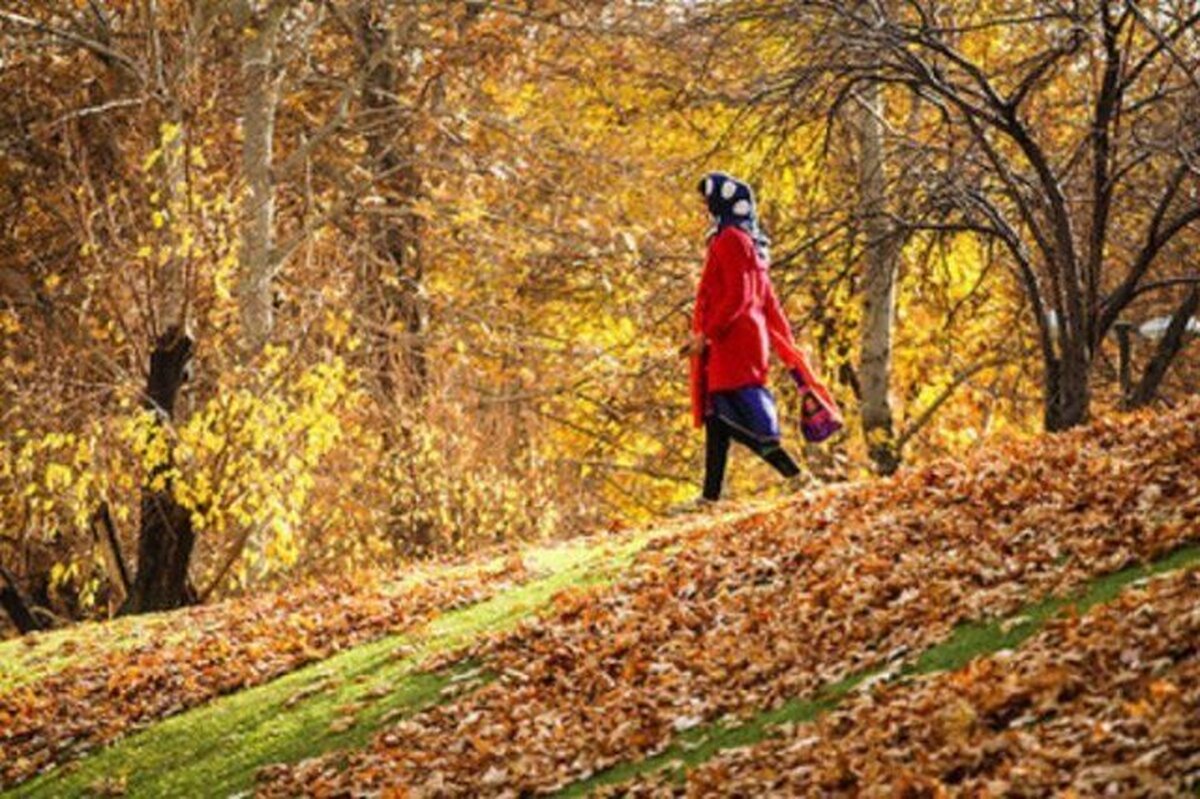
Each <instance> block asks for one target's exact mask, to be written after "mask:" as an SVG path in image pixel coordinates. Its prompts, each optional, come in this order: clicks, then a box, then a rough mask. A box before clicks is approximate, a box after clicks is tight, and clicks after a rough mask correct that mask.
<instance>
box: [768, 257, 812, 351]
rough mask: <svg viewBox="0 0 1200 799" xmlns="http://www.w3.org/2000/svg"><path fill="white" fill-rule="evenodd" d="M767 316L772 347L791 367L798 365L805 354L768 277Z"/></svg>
mask: <svg viewBox="0 0 1200 799" xmlns="http://www.w3.org/2000/svg"><path fill="white" fill-rule="evenodd" d="M764 305H765V310H766V317H767V333H768V335H769V336H770V339H771V347H772V348H773V349H774V350H775V354H776V355H778V356H779V359H780V360H781V361H783V362H784V363H785V364H787V365H788V366H789V367H792V368H794V367H796V366H797V362H798V361H799V360H801V359H803V357H804V356H803V354H802V353H801V352H800V349H799V348H798V347H797V346H796V339H795V337H794V336H793V335H792V326H791V324H789V323H788V320H787V316H786V315H785V314H784V312H783V306H782V305H781V304H780V302H779V297H778V296H777V295H776V294H775V287H774V286H773V285H772V284H771V280H770V278H768V279H767V291H766V302H765V303H764Z"/></svg>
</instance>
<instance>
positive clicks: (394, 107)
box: [359, 2, 436, 400]
mask: <svg viewBox="0 0 1200 799" xmlns="http://www.w3.org/2000/svg"><path fill="white" fill-rule="evenodd" d="M402 13H403V14H404V16H403V17H402V21H401V23H397V22H395V21H391V20H388V19H386V18H385V17H386V14H387V11H379V12H378V14H377V13H376V11H375V9H374V8H373V4H372V3H369V2H368V3H364V4H363V5H362V6H361V7H360V9H359V14H360V18H359V27H360V31H359V33H360V36H361V40H362V45H363V47H362V52H363V56H362V64H361V67H360V68H362V69H366V70H369V71H368V73H367V75H366V80H365V81H364V92H363V94H364V97H363V105H364V106H365V109H366V114H365V117H366V118H367V120H368V123H367V125H368V127H367V131H366V143H367V151H366V155H367V165H366V166H367V170H368V172H369V173H370V174H371V175H373V176H375V175H381V176H386V177H384V178H380V180H381V185H380V189H381V193H382V194H384V195H385V196H387V197H388V200H389V204H390V205H394V206H395V207H397V208H399V209H400V210H402V211H403V212H404V213H403V215H401V216H383V215H378V216H374V217H372V218H371V220H370V251H369V253H368V256H367V258H366V259H365V263H364V267H363V269H362V271H361V272H360V287H359V297H360V300H361V302H362V305H363V310H362V314H363V319H364V321H366V322H367V331H366V333H367V335H366V336H365V340H366V341H367V350H368V357H370V358H371V360H372V368H373V369H374V370H375V371H376V374H377V379H378V384H379V386H380V390H381V393H382V394H383V396H384V397H385V398H386V399H387V400H395V399H396V394H397V388H398V387H402V388H403V391H404V394H405V395H407V398H408V399H414V400H419V399H420V398H421V397H423V396H424V394H425V392H426V389H427V384H428V378H429V365H428V357H427V355H426V351H425V332H426V327H427V312H426V309H425V300H424V270H423V263H422V253H421V235H422V226H423V220H422V219H421V217H420V216H417V215H416V214H415V213H412V205H413V203H414V202H415V201H416V200H417V199H418V198H419V196H420V194H421V184H422V181H421V174H420V172H419V171H418V169H417V166H416V163H415V161H416V157H417V151H416V148H415V144H416V142H415V140H414V137H415V134H416V130H415V128H416V123H415V120H414V116H415V112H414V111H412V110H406V109H404V108H402V107H401V106H400V105H399V104H398V103H397V101H396V98H397V97H400V96H403V94H404V92H405V87H404V85H403V83H404V73H403V71H402V70H403V64H405V63H406V62H405V60H404V58H403V54H402V53H400V52H399V51H398V49H397V47H396V37H397V34H398V33H400V32H403V31H397V30H396V29H395V27H396V25H397V24H403V25H405V26H411V25H413V24H414V23H415V21H416V20H415V17H414V16H413V12H411V11H410V12H402ZM435 83H436V81H435ZM434 93H435V94H436V87H435V91H434ZM399 330H402V331H403V340H402V342H401V345H400V346H398V347H397V346H396V343H395V340H396V333H397V332H398V331H399ZM397 378H399V379H397ZM398 384H399V385H398Z"/></svg>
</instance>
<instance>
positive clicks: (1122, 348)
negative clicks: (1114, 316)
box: [1113, 321, 1133, 409]
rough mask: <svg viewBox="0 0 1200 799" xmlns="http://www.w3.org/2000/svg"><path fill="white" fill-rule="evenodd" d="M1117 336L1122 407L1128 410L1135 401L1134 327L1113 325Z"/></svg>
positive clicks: (1125, 323)
mask: <svg viewBox="0 0 1200 799" xmlns="http://www.w3.org/2000/svg"><path fill="white" fill-rule="evenodd" d="M1113 331H1114V332H1115V333H1116V334H1117V347H1118V359H1117V375H1118V380H1119V381H1120V386H1121V407H1122V408H1125V409H1128V408H1129V404H1130V403H1131V402H1132V401H1133V366H1132V362H1133V325H1132V324H1131V323H1130V322H1125V321H1121V322H1117V323H1116V324H1115V325H1113Z"/></svg>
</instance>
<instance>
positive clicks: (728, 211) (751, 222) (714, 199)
mask: <svg viewBox="0 0 1200 799" xmlns="http://www.w3.org/2000/svg"><path fill="white" fill-rule="evenodd" d="M700 193H701V194H703V195H704V199H705V201H706V202H707V203H708V212H709V213H710V214H712V217H713V223H714V224H715V225H716V228H715V229H714V230H713V231H712V234H711V235H714V236H715V235H716V234H717V233H720V232H721V231H722V230H724V229H725V228H727V227H729V226H730V225H733V226H735V227H739V228H741V229H742V230H744V231H746V232H747V233H749V234H750V238H751V239H753V241H754V248H755V249H756V250H757V251H758V254H759V257H761V258H762V259H763V260H764V261H768V262H769V261H770V249H769V248H770V246H771V240H770V239H769V238H767V236H766V234H765V233H763V231H762V228H761V227H759V224H758V209H757V207H756V206H755V204H754V190H753V189H751V188H750V186H749V185H747V184H746V183H744V182H742V181H740V180H738V179H737V178H735V177H734V176H733V175H727V174H725V173H724V172H709V173H708V174H707V175H705V176H704V179H703V180H701V181H700Z"/></svg>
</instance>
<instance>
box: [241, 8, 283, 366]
mask: <svg viewBox="0 0 1200 799" xmlns="http://www.w3.org/2000/svg"><path fill="white" fill-rule="evenodd" d="M282 19H283V8H282V6H277V7H272V8H268V9H267V11H266V12H265V13H264V14H263V15H262V19H261V20H260V21H259V22H258V24H254V23H253V22H252V21H251V22H249V23H248V26H247V28H246V29H247V30H248V31H250V33H248V34H247V39H246V42H245V44H244V45H243V47H244V49H243V51H242V79H243V80H244V81H245V96H244V100H243V104H242V109H243V113H242V172H243V175H244V177H245V179H246V198H245V202H246V206H245V208H244V209H243V211H242V219H243V221H242V249H241V263H240V265H239V268H240V274H239V278H238V304H239V308H240V312H241V324H242V331H241V335H242V347H243V349H244V350H245V351H246V352H247V353H250V354H253V353H256V352H258V351H259V350H261V349H262V348H263V347H264V346H265V345H266V343H267V342H268V341H269V340H270V338H271V331H272V329H273V328H274V308H273V296H272V291H271V284H272V279H273V277H274V270H275V262H274V256H275V246H274V245H275V184H274V181H273V180H272V178H271V161H272V154H273V147H274V141H275V109H276V105H277V101H278V97H277V84H276V81H275V77H274V75H273V72H274V64H275V51H276V45H277V42H278V39H279V28H280V23H281V22H282Z"/></svg>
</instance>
